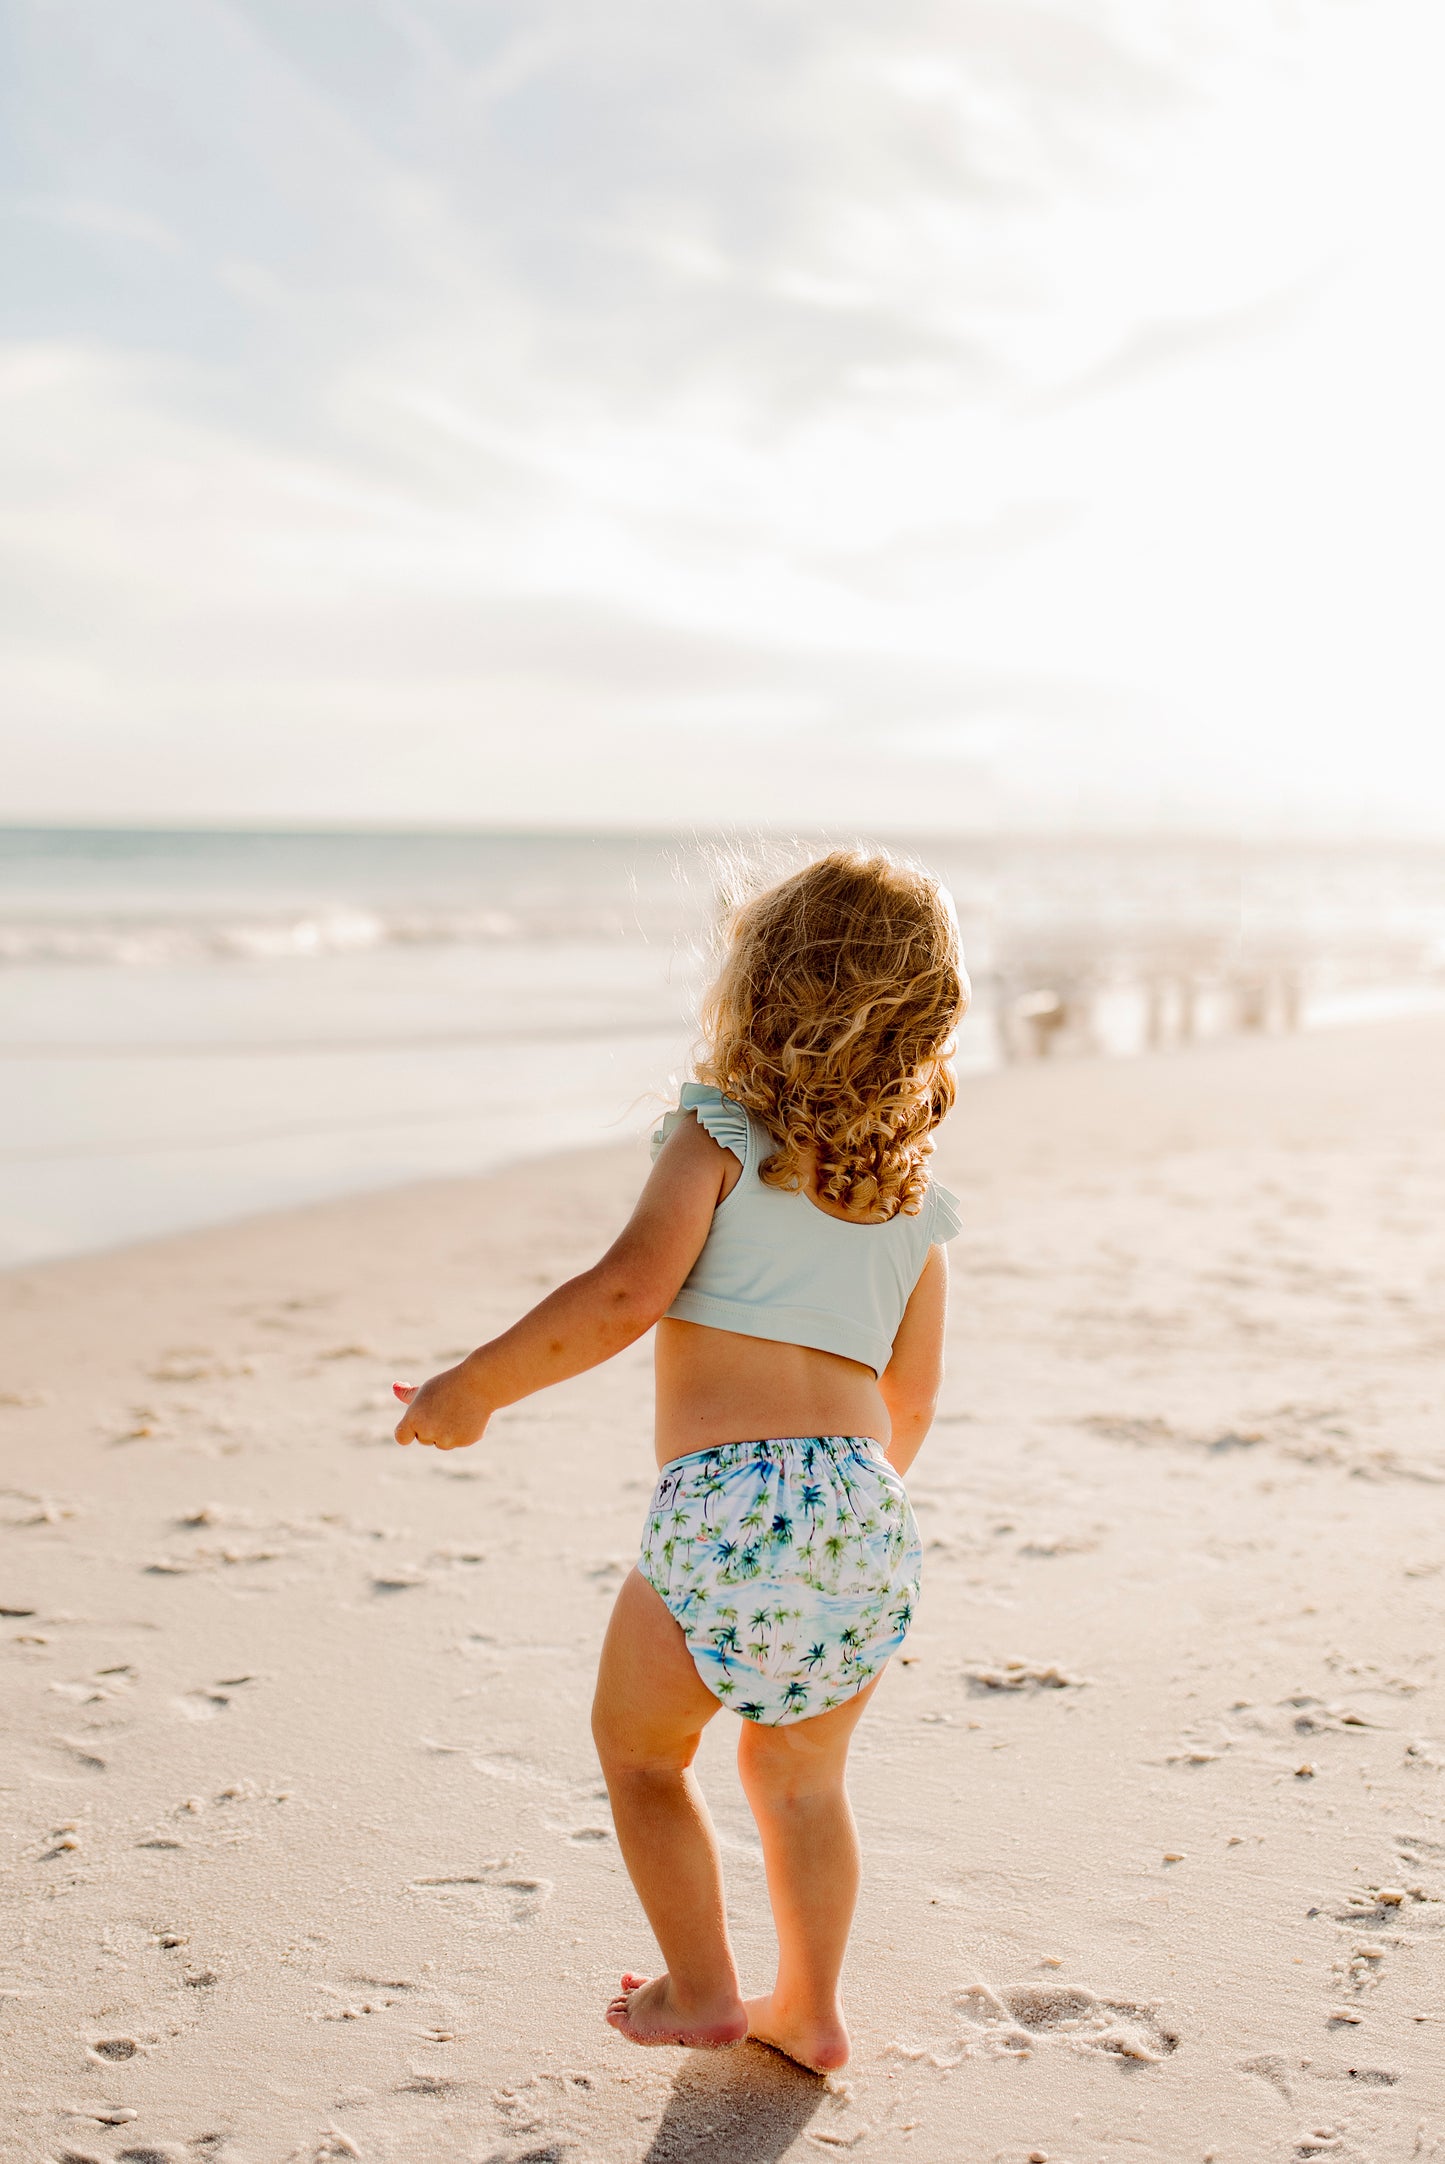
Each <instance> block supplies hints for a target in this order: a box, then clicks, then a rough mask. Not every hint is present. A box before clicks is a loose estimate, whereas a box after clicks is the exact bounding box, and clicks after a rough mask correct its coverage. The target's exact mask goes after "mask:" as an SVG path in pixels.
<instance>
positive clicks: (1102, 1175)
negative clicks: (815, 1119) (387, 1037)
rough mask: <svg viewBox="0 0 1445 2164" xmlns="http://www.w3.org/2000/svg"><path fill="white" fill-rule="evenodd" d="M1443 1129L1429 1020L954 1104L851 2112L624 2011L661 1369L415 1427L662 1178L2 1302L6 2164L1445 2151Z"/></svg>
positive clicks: (465, 1191) (362, 1223)
mask: <svg viewBox="0 0 1445 2164" xmlns="http://www.w3.org/2000/svg"><path fill="white" fill-rule="evenodd" d="M1442 1102H1445V1025H1442V1024H1441V1023H1440V1022H1439V1021H1435V1020H1418V1021H1414V1022H1410V1023H1389V1024H1380V1025H1377V1026H1375V1027H1372V1028H1368V1029H1359V1030H1353V1031H1342V1032H1339V1033H1337V1034H1333V1035H1327V1036H1315V1037H1310V1038H1294V1039H1275V1040H1263V1041H1261V1040H1255V1041H1236V1042H1232V1043H1220V1044H1214V1045H1210V1046H1205V1047H1199V1048H1197V1049H1195V1050H1192V1051H1189V1052H1187V1053H1176V1054H1173V1055H1168V1056H1159V1057H1155V1058H1150V1059H1145V1060H1139V1061H1133V1062H1128V1063H1122V1064H1110V1063H1104V1062H1084V1063H1077V1064H1067V1065H1065V1064H1060V1065H1056V1066H1052V1065H1049V1064H1047V1063H1045V1064H1041V1065H1039V1066H1037V1067H1033V1068H1023V1069H1015V1070H1012V1071H1009V1072H1006V1073H1003V1074H999V1075H994V1076H989V1077H985V1078H981V1079H978V1080H975V1081H972V1082H970V1083H969V1085H968V1086H967V1088H966V1090H965V1092H964V1096H963V1100H962V1103H961V1107H960V1110H959V1112H958V1114H957V1115H956V1117H955V1119H954V1121H953V1122H952V1123H951V1127H950V1130H949V1132H948V1134H947V1136H946V1138H945V1141H944V1144H943V1147H942V1149H941V1152H940V1159H939V1165H940V1171H941V1174H942V1176H943V1177H944V1178H945V1179H946V1180H947V1181H948V1182H949V1184H950V1185H952V1186H954V1187H955V1188H957V1189H958V1191H959V1192H960V1193H961V1194H962V1196H963V1197H964V1201H965V1207H966V1213H967V1228H966V1230H965V1233H964V1235H963V1237H962V1238H961V1239H960V1240H959V1241H957V1242H956V1243H955V1245H954V1247H953V1250H952V1256H953V1264H954V1301H953V1316H952V1324H951V1352H950V1367H949V1375H948V1379H947V1383H946V1385H945V1394H944V1400H943V1408H942V1412H941V1416H940V1419H939V1422H938V1425H937V1427H936V1430H935V1432H934V1435H933V1437H932V1439H931V1441H930V1442H929V1444H928V1446H927V1447H926V1449H925V1452H924V1455H923V1457H922V1459H921V1460H920V1463H919V1466H918V1468H917V1471H916V1473H915V1476H914V1479H913V1481H912V1483H911V1485H912V1488H913V1492H914V1497H915V1504H916V1508H917V1511H918V1516H919V1520H920V1524H921V1526H922V1529H923V1533H924V1539H925V1543H926V1547H927V1560H926V1579H925V1591H924V1603H923V1607H922V1611H921V1615H920V1620H919V1622H918V1624H917V1626H916V1628H915V1631H914V1633H913V1635H912V1637H911V1638H910V1641H909V1643H908V1646H907V1647H906V1649H905V1654H904V1657H903V1659H902V1660H901V1661H899V1662H896V1663H895V1664H894V1668H893V1671H892V1673H891V1674H890V1676H889V1678H888V1680H887V1681H886V1683H885V1684H884V1686H883V1688H882V1690H881V1691H880V1693H879V1695H878V1699H877V1701H876V1703H875V1706H874V1708H873V1709H872V1710H871V1711H870V1714H869V1716H868V1718H867V1720H866V1721H865V1722H864V1724H863V1727H862V1729H861V1731H860V1735H859V1741H858V1744H857V1746H856V1750H855V1769H856V1770H855V1780H854V1794H855V1802H856V1805H857V1809H858V1815H859V1819H860V1822H861V1825H862V1829H863V1836H864V1842H865V1847H866V1850H867V1875H866V1883H865V1890H864V1896H863V1902H862V1907H861V1911H860V1915H859V1920H858V1926H857V1930H856V1933H855V1938H854V1944H853V1952H852V1956H851V1961H850V1969H849V1976H848V1989H849V1999H850V2010H851V2015H852V2019H853V2025H854V2035H855V2057H854V2062H853V2064H852V2066H851V2067H850V2068H849V2070H848V2072H847V2074H846V2075H845V2076H844V2077H842V2078H841V2079H837V2080H832V2081H828V2082H823V2081H819V2080H816V2079H814V2078H812V2077H810V2076H808V2075H805V2074H803V2073H802V2072H800V2071H798V2070H796V2069H794V2068H792V2067H791V2066H790V2065H788V2064H787V2063H786V2062H784V2061H782V2060H780V2059H778V2058H777V2057H776V2056H774V2055H773V2054H771V2053H768V2052H767V2051H765V2050H763V2049H761V2048H760V2047H758V2046H754V2045H745V2046H742V2047H739V2048H738V2049H737V2050H735V2051H731V2052H725V2053H719V2054H715V2055H710V2056H709V2055H702V2054H689V2053H686V2052H681V2051H674V2050H658V2051H653V2052H646V2053H644V2052H639V2051H637V2050H635V2049H634V2048H632V2047H630V2046H628V2045H627V2044H626V2043H624V2042H623V2041H622V2040H621V2039H620V2038H618V2037H616V2036H615V2035H614V2034H613V2032H612V2031H610V2030H609V2029H607V2028H606V2027H605V2026H604V2024H603V2022H602V2018H601V2013H602V2007H603V2005H604V2003H605V2001H606V1999H607V1997H608V1995H609V1994H610V1992H611V1991H612V1990H613V1989H614V1988H615V1985H616V1980H617V1977H618V1974H619V1973H620V1971H621V1970H622V1969H624V1968H627V1967H636V1968H639V1969H642V1970H646V1969H648V1968H650V1967H651V1966H652V1965H653V1960H654V1955H653V1950H652V1948H651V1943H650V1939H649V1935H648V1933H647V1931H646V1928H645V1926H644V1924H643V1922H642V1920H641V1917H640V1914H639V1912H638V1911H637V1909H636V1906H635V1903H634V1901H633V1897H632V1895H631V1892H630V1889H629V1887H628V1884H627V1881H626V1878H625V1875H624V1873H623V1871H622V1868H621V1864H620V1860H619V1858H618V1855H617V1851H616V1845H615V1843H614V1841H613V1840H612V1837H611V1834H610V1829H609V1822H608V1814H607V1805H606V1799H605V1795H604V1794H603V1792H602V1789H601V1783H600V1780H599V1777H598V1774H597V1769H596V1764H595V1761H594V1759H593V1756H592V1752H591V1747H590V1742H589V1738H588V1732H587V1707H588V1701H589V1697H590V1689H591V1674H592V1667H593V1662H594V1659H595V1653H596V1648H597V1644H598V1641H599V1638H600V1634H601V1630H602V1626H603V1623H604V1620H605V1617H606V1614H607V1609H608V1605H609V1601H610V1598H611V1596H612V1594H613V1592H614V1590H615V1588H616V1586H617V1584H618V1582H619V1580H620V1578H621V1576H622V1574H623V1573H624V1571H625V1570H626V1569H627V1567H628V1566H629V1563H630V1560H631V1557H632V1555H633V1553H634V1552H635V1545H636V1536H637V1530H638V1526H639V1523H640V1518H641V1514H642V1511H643V1508H644V1505H645V1502H646V1498H647V1495H648V1493H649V1491H650V1487H651V1459H650V1451H649V1444H648V1353H647V1348H646V1347H645V1346H641V1347H638V1348H635V1349H634V1350H633V1351H632V1352H631V1353H629V1354H628V1355H626V1356H624V1357H623V1358H622V1359H621V1360H619V1361H618V1362H616V1363H614V1365H613V1366H612V1367H611V1368H609V1369H606V1370H603V1371H600V1372H598V1373H596V1374H594V1375H591V1376H587V1377H583V1378H581V1379H579V1380H578V1381H576V1382H574V1383H571V1384H568V1385H566V1386H564V1387H563V1388H561V1389H558V1390H556V1391H553V1392H551V1393H549V1394H547V1395H546V1396H544V1397H542V1398H538V1399H534V1400H532V1401H530V1402H529V1403H528V1404H525V1405H523V1406H520V1407H517V1408H515V1409H513V1410H512V1411H510V1412H508V1413H505V1414H503V1415H502V1416H501V1417H500V1418H499V1419H498V1421H497V1422H496V1423H495V1426H494V1428H493V1430H492V1431H491V1433H490V1435H489V1436H488V1438H487V1439H486V1440H485V1441H484V1442H483V1443H482V1444H481V1445H480V1446H479V1447H478V1448H477V1449H475V1450H473V1451H470V1452H465V1453H458V1454H456V1455H453V1456H446V1457H439V1456H436V1455H434V1454H432V1453H421V1452H417V1451H411V1452H407V1453H405V1454H403V1453H400V1452H398V1451H397V1450H396V1449H395V1447H394V1445H392V1444H391V1443H390V1441H389V1434H390V1427H391V1421H392V1413H391V1410H390V1406H391V1400H390V1397H389V1392H388V1386H389V1384H390V1382H391V1380H392V1378H393V1376H397V1377H416V1376H419V1375H421V1374H423V1373H425V1372H427V1371H429V1370H430V1369H431V1368H433V1367H435V1366H437V1365H438V1364H440V1363H441V1362H443V1361H444V1360H446V1359H447V1358H449V1357H452V1356H454V1355H455V1354H456V1353H458V1352H459V1351H461V1350H462V1349H463V1348H464V1347H466V1346H467V1345H469V1344H471V1343H473V1342H475V1341H476V1340H477V1338H478V1337H481V1336H484V1335H486V1334H487V1333H488V1332H489V1331H490V1330H491V1329H493V1328H495V1327H496V1326H498V1325H500V1324H501V1323H503V1322H504V1321H505V1320H507V1319H508V1318H509V1317H510V1316H511V1315H512V1314H513V1313H515V1311H516V1310H517V1308H518V1306H519V1305H521V1304H524V1303H525V1302H526V1301H527V1300H528V1299H529V1298H531V1297H535V1295H536V1294H537V1293H538V1292H539V1291H540V1290H541V1289H543V1288H544V1287H545V1286H547V1285H550V1284H553V1283H555V1282H556V1281H557V1280H558V1279H559V1278H561V1277H562V1276H564V1275H566V1274H567V1273H569V1272H570V1271H571V1270H573V1269H575V1268H577V1267H579V1266H581V1265H583V1264H585V1263H586V1262H587V1261H589V1260H591V1259H592V1258H593V1256H594V1255H595V1254H596V1252H597V1251H598V1249H599V1247H600V1246H601V1245H602V1244H603V1243H604V1242H605V1240H606V1239H607V1238H608V1237H609V1236H610V1233H611V1231H612V1230H613V1229H614V1228H615V1227H616V1225H617V1223H618V1222H619V1221H620V1218H621V1216H622V1215H623V1214H624V1213H625V1210H626V1208H627V1206H628V1203H629V1201H630V1198H631V1196H632V1194H633V1193H634V1191H635V1189H636V1186H637V1185H638V1183H639V1181H640V1179H641V1176H642V1172H643V1169H644V1163H645V1159H644V1157H643V1153H642V1152H641V1151H640V1150H639V1149H634V1148H632V1147H627V1148H621V1149H616V1150H608V1151H603V1152H596V1153H592V1154H586V1155H578V1156H572V1157H566V1158H557V1159H552V1160H548V1161H546V1162H544V1163H539V1164H534V1165H530V1166H525V1167H518V1168H515V1169H513V1170H511V1171H508V1172H506V1173H504V1174H501V1175H497V1176H494V1177H491V1178H488V1179H484V1180H476V1181H471V1182H467V1183H459V1184H455V1185H447V1186H433V1187H425V1188H414V1189H410V1190H407V1191H405V1192H401V1193H395V1194H386V1195H380V1196H369V1197H366V1198H364V1199H361V1200H358V1201H353V1202H347V1203H344V1204H339V1205H328V1206H326V1207H323V1208H319V1209H313V1210H309V1211H305V1212H301V1213H296V1214H292V1215H287V1216H285V1217H270V1218H262V1219H257V1220H255V1221H253V1222H250V1223H247V1224H244V1225H240V1226H236V1227H230V1228H224V1229H221V1230H215V1231H207V1232H204V1233H200V1234H194V1235H188V1236H186V1237H184V1238H180V1239H173V1240H167V1241H164V1242H158V1243H155V1244H152V1245H147V1246H142V1247H137V1248H133V1249H130V1250H127V1251H125V1252H121V1253H115V1254H110V1255H104V1256H98V1257H90V1258H86V1259H83V1260H78V1261H73V1262H66V1263H60V1264H52V1265H47V1266H44V1267H42V1268H34V1269H29V1270H24V1271H20V1272H16V1273H12V1274H11V1275H10V1276H9V1277H6V1278H4V1279H0V1327H3V1331H4V1352H3V1363H0V1397H3V1402H0V1450H3V1461H0V1463H3V1470H0V1678H3V1682H0V1691H3V1720H0V1728H3V1733H4V1735H5V1738H6V1742H5V1746H4V1751H3V1758H0V1786H3V1792H4V1801H5V1812H4V1817H5V1822H6V1842H7V1855H6V1868H5V1874H4V1879H3V1893H0V1899H3V1904H4V1913H5V1928H4V1934H3V1944H0V2063H3V2067H4V2081H3V2084H0V2159H3V2160H4V2164H38V2160H44V2159H54V2160H66V2164H76V2160H90V2159H103V2160H106V2164H110V2160H115V2159H126V2160H128V2164H156V2160H162V2159H164V2160H177V2164H179V2160H186V2164H190V2160H206V2159H209V2160H214V2164H281V2160H288V2164H289V2160H312V2159H320V2158H331V2157H358V2158H362V2159H366V2160H386V2164H391V2160H396V2164H401V2160H407V2164H451V2160H453V2159H457V2160H461V2159H468V2160H473V2159H474V2160H478V2164H481V2160H489V2164H524V2160H526V2164H563V2160H565V2164H604V2160H605V2164H643V2160H647V2164H664V2160H671V2159H684V2158H691V2157H697V2158H704V2157H705V2158H706V2159H708V2164H771V2160H775V2159H779V2158H781V2157H783V2156H785V2155H786V2156H797V2157H804V2156H813V2155H817V2154H818V2153H820V2152H822V2153H825V2154H826V2153H828V2152H830V2151H831V2152H841V2151H850V2152H851V2151H856V2152H857V2154H858V2155H860V2156H862V2157H874V2158H878V2159H881V2160H882V2159H886V2160H892V2159H894V2158H903V2157H908V2158H914V2159H918V2160H921V2164H973V2160H974V2159H977V2160H979V2164H983V2160H990V2164H992V2160H995V2159H1001V2160H1004V2164H1024V2160H1026V2159H1028V2158H1030V2157H1031V2156H1043V2157H1047V2158H1048V2159H1050V2160H1052V2164H1104V2160H1106V2159H1108V2160H1114V2164H1123V2160H1125V2159H1128V2160H1131V2164H1151V2160H1156V2159H1157V2160H1158V2164H1191V2160H1195V2159H1198V2160H1201V2164H1202V2160H1204V2159H1206V2158H1210V2157H1212V2158H1214V2159H1215V2160H1217V2164H1255V2160H1273V2159H1276V2158H1278V2159H1281V2160H1292V2159H1295V2158H1306V2157H1321V2158H1326V2159H1330V2160H1334V2159H1341V2160H1346V2164H1393V2160H1395V2159H1400V2160H1404V2159H1406V2158H1411V2159H1445V1958H1442V1957H1445V1687H1442V1679H1441V1659H1442V1650H1441V1649H1442V1643H1445V1634H1442V1622H1445V1542H1442V1521H1445V1432H1442V1427H1441V1418H1440V1409H1439V1408H1440V1397H1441V1387H1440V1386H1441V1376H1442V1365H1445V1320H1442V1315H1445V1230H1442V1226H1445V1212H1442V1203H1445V1123H1442V1121H1441V1119H1440V1114H1439V1107H1440V1105H1441V1103H1442ZM733 1728H734V1724H733V1722H732V1720H731V1717H730V1716H726V1715H724V1716H722V1717H721V1718H720V1719H719V1720H718V1722H717V1723H716V1724H715V1727H714V1729H713V1730H712V1731H711V1732H710V1735H709V1738H708V1741H707V1744H706V1747H705V1753H704V1777H705V1779H706V1781H707V1783H708V1785H709V1788H710V1792H711V1794H712V1795H713V1797H714V1799H715V1805H716V1810H717V1815H718V1819H719V1823H720V1826H721V1829H722V1833H723V1839H724V1843H725V1850H726V1857H727V1864H728V1868H729V1871H730V1874H731V1890H732V1906H733V1911H734V1915H735V1919H736V1930H737V1939H738V1945H739V1951H740V1955H741V1959H742V1964H743V1968H744V1974H745V1981H746V1985H747V1988H749V1989H753V1990H756V1989H761V1988H763V1987H764V1986H765V1985H766V1983H767V1982H768V1980H769V1975H770V1968H769V1962H770V1934H769V1929H768V1924H767V1909H766V1901H765V1897H764V1891H763V1884H762V1872H761V1863H760V1858H759V1855H758V1850H757V1844H756V1839H755V1836H754V1833H753V1830H752V1826H751V1822H750V1820H749V1818H748V1816H747V1813H746V1809H745V1807H744V1805H743V1802H742V1799H741V1795H740V1793H739V1791H738V1788H737V1785H736V1780H735V1777H734V1775H733V1772H732V1769H731V1764H730V1752H731V1744H732V1730H733Z"/></svg>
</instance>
